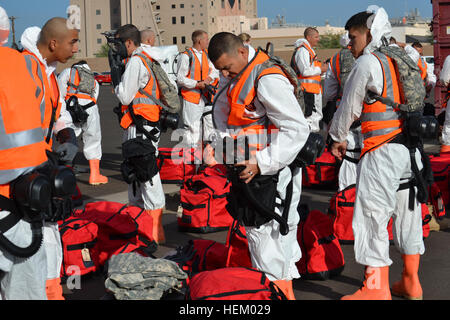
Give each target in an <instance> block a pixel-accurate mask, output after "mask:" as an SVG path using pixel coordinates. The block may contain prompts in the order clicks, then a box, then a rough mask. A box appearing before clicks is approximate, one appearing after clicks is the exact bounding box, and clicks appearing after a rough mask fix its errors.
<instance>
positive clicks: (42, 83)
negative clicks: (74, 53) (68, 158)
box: [22, 50, 61, 150]
mask: <svg viewBox="0 0 450 320" xmlns="http://www.w3.org/2000/svg"><path fill="white" fill-rule="evenodd" d="M22 54H23V55H24V57H25V61H26V64H27V67H28V68H29V69H30V70H32V74H33V78H34V81H35V82H36V84H37V85H38V87H39V92H40V93H39V99H40V101H41V104H40V111H41V120H42V129H43V130H44V136H45V141H46V142H47V144H48V149H49V150H50V149H51V146H52V144H53V141H52V133H53V126H54V124H55V122H56V119H58V118H59V115H60V113H61V102H60V94H59V86H58V81H57V79H56V76H55V73H52V74H51V76H50V79H49V78H48V77H47V73H46V70H45V65H44V64H43V63H42V62H41V61H40V60H39V59H38V58H37V57H36V56H35V55H34V53H32V52H29V51H28V50H24V51H23V53H22Z"/></svg>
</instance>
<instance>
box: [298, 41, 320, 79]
mask: <svg viewBox="0 0 450 320" xmlns="http://www.w3.org/2000/svg"><path fill="white" fill-rule="evenodd" d="M302 43H307V44H308V45H309V46H310V47H311V45H310V44H309V42H308V41H307V40H306V39H298V40H297V41H296V42H295V47H296V48H297V47H300V46H301V45H302ZM313 51H314V49H313ZM295 63H296V64H297V67H298V70H299V71H300V73H301V74H302V76H304V77H311V76H317V75H320V74H322V70H321V69H320V68H319V67H315V66H314V65H312V64H311V59H310V55H309V51H308V50H307V49H306V48H305V47H302V48H300V49H299V50H297V52H296V53H295Z"/></svg>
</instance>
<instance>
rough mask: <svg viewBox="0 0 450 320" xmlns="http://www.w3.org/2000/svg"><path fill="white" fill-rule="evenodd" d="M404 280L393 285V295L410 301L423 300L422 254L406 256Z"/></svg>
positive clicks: (404, 259)
mask: <svg viewBox="0 0 450 320" xmlns="http://www.w3.org/2000/svg"><path fill="white" fill-rule="evenodd" d="M402 259H403V272H402V279H401V280H400V281H398V282H395V283H394V284H393V285H392V289H391V291H392V294H393V295H394V296H398V297H403V298H406V299H409V300H422V299H423V291H422V286H421V285H420V281H419V274H418V273H419V262H420V254H404V255H402Z"/></svg>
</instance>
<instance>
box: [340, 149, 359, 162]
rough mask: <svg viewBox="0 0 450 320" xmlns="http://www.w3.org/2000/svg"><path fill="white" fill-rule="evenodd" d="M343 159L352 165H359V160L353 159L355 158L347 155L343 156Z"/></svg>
mask: <svg viewBox="0 0 450 320" xmlns="http://www.w3.org/2000/svg"><path fill="white" fill-rule="evenodd" d="M347 151H349V150H347ZM343 159H344V160H347V161H349V162H352V163H354V164H358V163H359V159H355V158H352V157H349V156H347V155H344V156H343Z"/></svg>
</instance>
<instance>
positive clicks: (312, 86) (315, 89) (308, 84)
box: [295, 42, 322, 94]
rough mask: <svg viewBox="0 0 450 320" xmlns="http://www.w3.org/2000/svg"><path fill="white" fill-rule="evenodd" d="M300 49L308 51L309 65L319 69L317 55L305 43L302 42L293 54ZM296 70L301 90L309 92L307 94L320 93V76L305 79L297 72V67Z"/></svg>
mask: <svg viewBox="0 0 450 320" xmlns="http://www.w3.org/2000/svg"><path fill="white" fill-rule="evenodd" d="M302 47H303V48H305V49H306V50H308V52H309V61H310V64H311V65H312V66H314V67H319V68H320V66H321V65H322V63H321V62H320V61H319V60H317V55H316V54H315V53H314V51H313V49H311V47H310V46H309V45H308V44H307V43H305V42H303V44H302V45H301V46H300V47H298V48H297V49H296V51H295V52H297V51H298V50H300V48H302ZM296 69H297V70H296V71H297V77H298V79H299V81H300V85H301V87H302V90H304V91H306V92H309V93H315V94H317V93H321V92H322V84H321V77H320V74H319V75H317V76H310V77H305V76H302V74H301V73H300V71H299V70H298V67H297V68H296Z"/></svg>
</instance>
